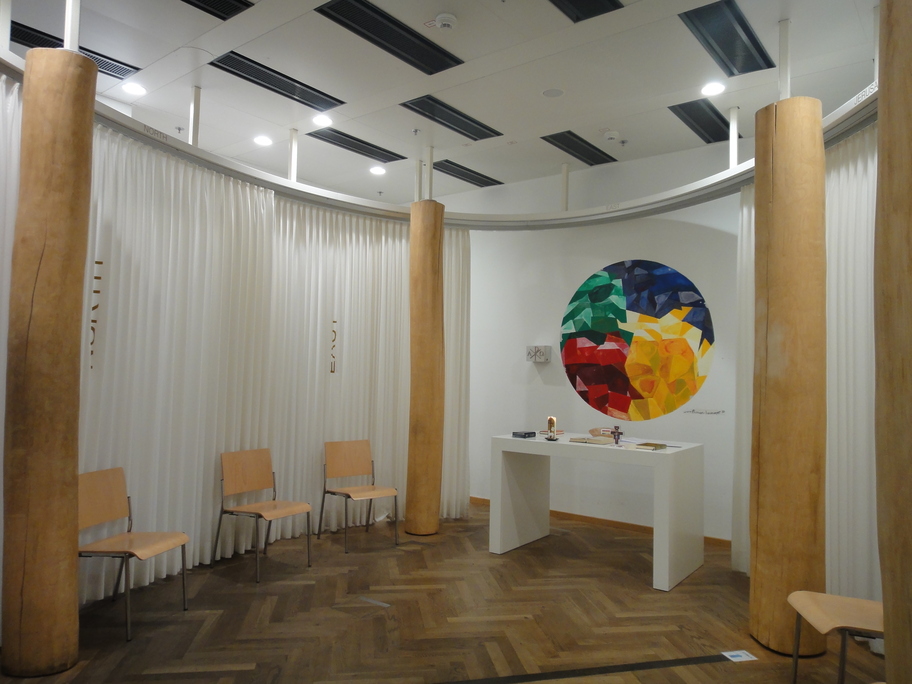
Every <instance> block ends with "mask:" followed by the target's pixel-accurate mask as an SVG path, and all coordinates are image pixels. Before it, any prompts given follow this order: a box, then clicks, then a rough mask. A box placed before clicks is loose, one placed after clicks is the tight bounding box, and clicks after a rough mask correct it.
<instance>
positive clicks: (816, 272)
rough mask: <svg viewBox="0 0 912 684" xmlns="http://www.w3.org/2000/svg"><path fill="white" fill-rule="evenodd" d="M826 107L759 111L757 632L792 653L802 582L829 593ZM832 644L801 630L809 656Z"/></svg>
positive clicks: (754, 461)
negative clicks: (796, 594)
mask: <svg viewBox="0 0 912 684" xmlns="http://www.w3.org/2000/svg"><path fill="white" fill-rule="evenodd" d="M821 123H822V121H821V105H820V102H819V101H818V100H815V99H812V98H806V97H793V98H789V99H787V100H782V101H781V102H776V103H774V104H771V105H769V106H768V107H765V108H764V109H761V110H760V111H759V112H757V117H756V146H757V149H756V176H755V179H756V180H755V183H756V185H755V198H756V199H755V226H756V228H755V230H756V236H755V244H756V252H755V263H756V266H755V278H756V281H755V289H756V329H755V352H754V415H753V444H752V453H751V502H750V507H751V511H750V513H751V519H750V527H751V578H750V579H751V585H750V633H751V635H752V636H753V637H754V638H755V639H757V641H759V642H760V643H761V644H763V645H764V646H766V647H767V648H770V649H772V650H774V651H779V652H780V653H791V652H792V646H793V639H794V629H795V611H794V610H793V609H792V608H791V606H789V604H788V602H787V600H786V599H787V597H788V595H789V594H790V593H791V592H793V591H796V590H798V589H807V590H811V591H825V590H826V565H825V558H824V550H825V547H824V544H825V537H824V503H825V497H824V486H825V481H824V474H825V465H826V243H825V225H824V207H825V199H824V187H825V186H824V157H823V132H822V126H821ZM825 650H826V641H825V639H824V638H823V637H822V636H820V635H819V634H817V633H816V632H815V631H814V630H813V629H811V628H808V629H807V630H806V631H803V632H802V638H801V653H802V654H804V655H809V654H815V653H822V652H823V651H825Z"/></svg>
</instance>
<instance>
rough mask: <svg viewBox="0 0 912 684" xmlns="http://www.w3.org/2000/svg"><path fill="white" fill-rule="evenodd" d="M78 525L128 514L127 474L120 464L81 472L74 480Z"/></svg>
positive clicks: (107, 520)
mask: <svg viewBox="0 0 912 684" xmlns="http://www.w3.org/2000/svg"><path fill="white" fill-rule="evenodd" d="M77 490H78V497H79V508H78V513H77V518H78V520H79V529H80V530H84V529H85V528H87V527H92V525H100V524H101V523H105V522H110V521H111V520H120V519H121V518H126V517H129V515H130V503H129V501H128V500H127V478H126V476H125V475H124V470H123V468H109V469H108V470H96V471H94V472H91V473H81V474H80V475H79V479H78V484H77Z"/></svg>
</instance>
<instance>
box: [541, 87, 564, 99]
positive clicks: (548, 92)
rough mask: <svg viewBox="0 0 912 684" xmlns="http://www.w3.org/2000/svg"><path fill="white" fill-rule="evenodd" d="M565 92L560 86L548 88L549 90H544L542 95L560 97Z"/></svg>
mask: <svg viewBox="0 0 912 684" xmlns="http://www.w3.org/2000/svg"><path fill="white" fill-rule="evenodd" d="M563 94H564V91H563V90H561V89H560V88H548V89H547V90H543V91H542V95H544V96H545V97H560V96H561V95H563Z"/></svg>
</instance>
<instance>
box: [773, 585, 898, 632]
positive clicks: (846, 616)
mask: <svg viewBox="0 0 912 684" xmlns="http://www.w3.org/2000/svg"><path fill="white" fill-rule="evenodd" d="M788 602H789V603H790V604H791V605H792V607H793V608H794V609H795V610H796V611H798V612H799V613H800V614H801V616H802V617H803V618H804V619H805V620H807V621H808V623H810V625H811V626H812V627H813V628H814V629H816V630H817V631H818V632H820V633H821V634H828V633H829V632H832V631H833V630H834V629H848V630H851V631H853V632H867V633H871V634H878V635H882V634H883V629H884V621H883V603H881V602H880V601H869V600H867V599H859V598H851V597H848V596H835V595H833V594H821V593H818V592H816V591H795V592H792V593H791V594H789V597H788Z"/></svg>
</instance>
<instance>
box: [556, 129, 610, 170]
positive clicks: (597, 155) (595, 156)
mask: <svg viewBox="0 0 912 684" xmlns="http://www.w3.org/2000/svg"><path fill="white" fill-rule="evenodd" d="M542 140H544V141H545V142H549V143H551V144H552V145H554V146H555V147H557V148H558V149H561V150H563V151H564V152H566V153H567V154H569V155H571V156H573V157H576V158H577V159H579V160H580V161H581V162H585V163H587V164H588V165H589V166H596V165H598V164H607V163H609V162H616V161H617V159H615V158H614V157H612V156H611V155H610V154H608V153H607V152H602V150H600V149H599V148H597V147H596V146H595V145H593V144H592V143H590V142H587V141H586V140H584V139H583V138H581V137H580V136H578V135H577V134H576V133H574V132H573V131H563V132H562V133H554V134H553V135H544V136H542Z"/></svg>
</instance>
